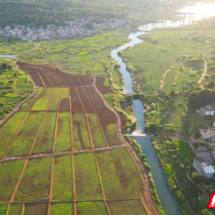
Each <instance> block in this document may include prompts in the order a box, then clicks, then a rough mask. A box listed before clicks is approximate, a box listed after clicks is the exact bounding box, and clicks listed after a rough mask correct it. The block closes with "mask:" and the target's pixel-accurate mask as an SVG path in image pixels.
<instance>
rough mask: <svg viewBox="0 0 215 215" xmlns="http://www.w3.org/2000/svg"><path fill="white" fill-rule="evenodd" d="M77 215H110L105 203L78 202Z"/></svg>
mask: <svg viewBox="0 0 215 215" xmlns="http://www.w3.org/2000/svg"><path fill="white" fill-rule="evenodd" d="M77 215H108V213H107V210H106V208H105V204H104V202H102V201H101V202H78V203H77Z"/></svg>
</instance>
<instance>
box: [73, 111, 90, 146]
mask: <svg viewBox="0 0 215 215" xmlns="http://www.w3.org/2000/svg"><path fill="white" fill-rule="evenodd" d="M86 123H87V122H86V119H85V116H84V114H83V113H75V114H73V144H74V150H78V149H89V148H91V144H90V138H89V133H88V129H87V124H86Z"/></svg>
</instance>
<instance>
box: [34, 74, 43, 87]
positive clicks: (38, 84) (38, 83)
mask: <svg viewBox="0 0 215 215" xmlns="http://www.w3.org/2000/svg"><path fill="white" fill-rule="evenodd" d="M38 75H39V77H40V80H41V81H42V84H43V85H40V82H38V81H37V80H35V79H34V81H35V83H36V85H37V86H41V87H46V84H45V81H44V80H43V78H42V76H41V75H40V73H39V72H38ZM32 78H33V77H32Z"/></svg>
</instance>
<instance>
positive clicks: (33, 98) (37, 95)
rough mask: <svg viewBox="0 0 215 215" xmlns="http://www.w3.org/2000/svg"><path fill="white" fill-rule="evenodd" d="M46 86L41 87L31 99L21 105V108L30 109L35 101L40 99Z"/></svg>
mask: <svg viewBox="0 0 215 215" xmlns="http://www.w3.org/2000/svg"><path fill="white" fill-rule="evenodd" d="M43 89H44V88H39V89H38V91H37V94H36V95H35V96H34V97H32V98H31V99H29V100H28V101H26V102H25V103H24V104H23V105H22V106H21V110H26V111H27V110H30V109H31V107H32V105H33V104H34V102H35V101H36V100H37V99H38V97H39V96H40V94H41V93H42V91H43Z"/></svg>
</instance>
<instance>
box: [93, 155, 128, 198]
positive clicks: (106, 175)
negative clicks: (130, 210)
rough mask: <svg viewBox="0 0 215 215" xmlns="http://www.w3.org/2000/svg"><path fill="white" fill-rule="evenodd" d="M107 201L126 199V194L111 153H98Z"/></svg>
mask: <svg viewBox="0 0 215 215" xmlns="http://www.w3.org/2000/svg"><path fill="white" fill-rule="evenodd" d="M96 156H97V159H98V164H99V170H100V174H101V178H102V183H103V186H104V191H105V196H106V198H107V199H124V198H125V194H124V191H123V187H122V184H121V182H120V179H119V178H118V175H117V170H116V168H115V165H114V162H113V158H112V155H111V153H110V152H109V151H106V152H102V153H96Z"/></svg>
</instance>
